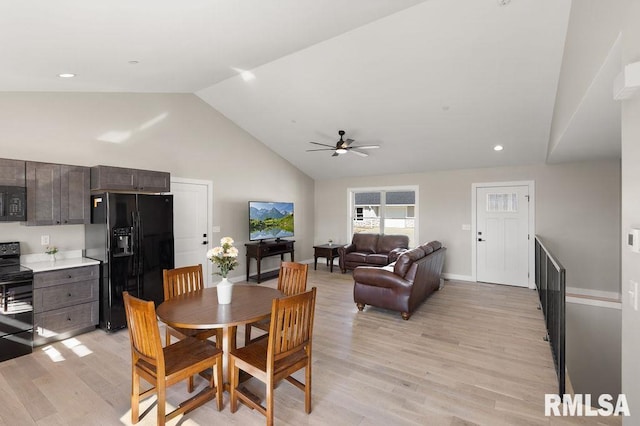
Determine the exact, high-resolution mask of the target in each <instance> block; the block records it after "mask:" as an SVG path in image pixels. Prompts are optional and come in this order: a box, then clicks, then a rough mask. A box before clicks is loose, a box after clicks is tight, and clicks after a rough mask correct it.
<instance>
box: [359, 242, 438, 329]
mask: <svg viewBox="0 0 640 426" xmlns="http://www.w3.org/2000/svg"><path fill="white" fill-rule="evenodd" d="M446 250H447V249H446V248H445V247H442V244H441V243H440V242H439V241H432V242H430V243H428V244H423V245H421V246H419V247H416V248H414V249H411V250H407V251H405V252H404V253H402V254H401V255H400V256H399V257H398V260H396V261H395V262H394V263H392V264H390V265H388V266H385V267H382V268H380V267H378V268H376V267H370V266H360V267H357V268H356V269H354V271H353V279H354V282H355V283H354V287H353V299H354V301H355V302H356V305H357V306H358V310H360V311H362V310H363V309H364V306H365V305H372V306H377V307H379V308H384V309H390V310H394V311H399V312H400V313H401V315H402V318H403V319H405V320H408V319H409V317H410V316H411V314H412V313H413V312H414V311H415V309H416V308H417V307H418V306H419V305H420V304H421V303H422V302H423V301H424V300H425V299H426V298H427V297H428V296H429V295H430V294H431V293H433V292H434V291H437V290H438V289H439V288H440V274H441V272H442V265H443V263H444V254H445V252H446Z"/></svg>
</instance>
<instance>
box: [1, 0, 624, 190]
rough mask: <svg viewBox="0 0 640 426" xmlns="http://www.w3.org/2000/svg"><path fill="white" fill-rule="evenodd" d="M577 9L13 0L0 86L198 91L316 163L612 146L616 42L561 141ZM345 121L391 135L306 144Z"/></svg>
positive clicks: (608, 153)
mask: <svg viewBox="0 0 640 426" xmlns="http://www.w3.org/2000/svg"><path fill="white" fill-rule="evenodd" d="M570 9H571V1H570V0H426V1H424V0H423V1H420V0H349V1H346V2H345V1H338V0H189V1H186V2H185V1H175V0H137V1H135V2H131V1H125V0H118V1H111V2H88V1H82V0H59V1H56V2H50V1H45V0H23V1H21V2H10V1H4V2H0V46H1V49H0V50H1V51H2V55H0V91H83V92H189V93H191V92H193V93H195V94H196V95H198V96H199V97H201V98H202V99H203V100H204V101H205V102H207V103H209V104H210V105H211V106H212V107H214V108H216V109H217V110H219V111H220V112H222V113H223V114H224V115H225V116H226V117H228V118H229V119H231V120H232V121H234V122H235V123H236V124H237V125H238V126H240V127H242V128H243V129H245V130H246V131H247V132H248V133H250V134H251V135H253V136H254V137H255V138H256V139H258V140H259V141H261V142H262V143H264V144H265V145H267V146H269V147H270V148H271V149H272V150H273V151H275V152H276V153H278V154H279V155H281V156H282V157H284V158H285V159H287V160H288V161H289V162H291V163H292V164H294V165H295V166H297V167H298V168H300V169H301V170H302V171H304V172H305V173H307V174H308V175H310V176H311V177H313V178H316V179H327V178H340V177H346V176H353V175H373V174H376V175H377V174H396V173H410V172H421V171H427V170H434V169H450V168H468V167H494V166H501V165H518V164H531V163H544V162H554V161H556V162H557V161H574V160H585V159H594V158H609V157H616V156H617V155H618V156H619V139H620V135H619V126H618V123H619V114H620V108H619V105H618V104H616V103H615V102H614V101H613V100H612V99H611V95H610V94H611V91H610V89H611V79H612V78H613V77H614V76H615V75H616V74H617V73H618V72H619V71H620V64H619V52H616V50H615V49H616V47H615V46H614V48H612V51H611V52H610V55H609V57H608V58H606V60H604V62H603V66H602V68H601V69H600V71H599V72H598V74H597V75H596V76H594V79H593V83H592V84H591V85H590V87H589V89H588V90H587V92H586V93H585V96H584V99H583V101H582V102H580V105H579V106H578V108H577V110H576V111H575V114H574V115H573V117H572V119H571V120H570V122H569V124H568V125H567V127H566V129H563V130H562V132H561V137H560V138H559V139H558V140H554V141H550V128H551V125H552V120H553V111H554V104H555V99H556V92H557V88H558V81H559V75H560V71H561V64H562V58H563V53H564V42H565V36H566V32H567V28H568V23H569V17H570ZM65 72H69V73H75V74H76V77H75V78H70V79H62V78H59V77H58V74H59V73H65ZM247 72H248V73H247ZM338 130H345V131H346V137H347V138H351V139H354V140H355V142H354V143H353V145H371V144H375V145H379V146H380V148H379V149H375V150H368V151H366V152H367V153H368V154H369V156H367V157H362V156H358V155H354V154H353V153H345V154H341V155H338V156H332V154H333V152H332V151H317V152H307V150H309V149H314V148H317V147H318V146H313V145H312V144H310V143H309V142H310V141H314V142H318V143H324V144H329V145H335V143H336V141H337V140H338V138H339V137H338ZM497 144H500V145H503V146H504V150H502V151H500V152H496V151H494V150H493V147H494V146H495V145H497Z"/></svg>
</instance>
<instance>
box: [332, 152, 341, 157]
mask: <svg viewBox="0 0 640 426" xmlns="http://www.w3.org/2000/svg"><path fill="white" fill-rule="evenodd" d="M338 155H340V154H338V153H337V152H334V153H333V155H332V157H337V156H338Z"/></svg>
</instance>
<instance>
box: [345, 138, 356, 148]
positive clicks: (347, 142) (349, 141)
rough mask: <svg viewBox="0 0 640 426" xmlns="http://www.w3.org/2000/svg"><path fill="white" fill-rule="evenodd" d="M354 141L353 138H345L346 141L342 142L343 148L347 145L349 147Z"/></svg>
mask: <svg viewBox="0 0 640 426" xmlns="http://www.w3.org/2000/svg"><path fill="white" fill-rule="evenodd" d="M353 142H355V141H354V140H353V139H347V140H344V141H343V142H342V148H347V147H349V145H351V144H352V143H353Z"/></svg>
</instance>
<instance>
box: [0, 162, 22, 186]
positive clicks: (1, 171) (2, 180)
mask: <svg viewBox="0 0 640 426" xmlns="http://www.w3.org/2000/svg"><path fill="white" fill-rule="evenodd" d="M24 176H25V162H24V161H22V160H7V159H4V158H0V186H21V187H24V186H25V177H24Z"/></svg>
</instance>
